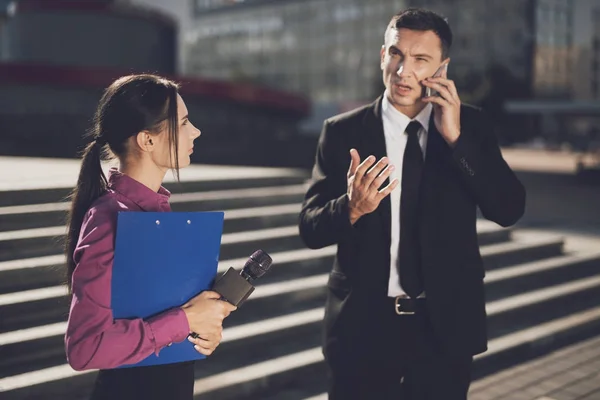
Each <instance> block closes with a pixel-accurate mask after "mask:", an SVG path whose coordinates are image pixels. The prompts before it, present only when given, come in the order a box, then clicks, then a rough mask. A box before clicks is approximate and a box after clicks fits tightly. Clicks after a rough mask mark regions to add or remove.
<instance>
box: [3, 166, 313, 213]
mask: <svg viewBox="0 0 600 400" xmlns="http://www.w3.org/2000/svg"><path fill="white" fill-rule="evenodd" d="M8 159H10V161H7V160H8ZM0 163H1V164H2V165H6V166H7V168H11V169H13V170H17V171H19V172H21V176H18V175H14V174H12V175H8V176H5V177H4V178H5V179H3V180H2V181H1V182H0V206H12V205H21V204H31V203H32V202H35V203H50V202H54V201H57V200H60V199H64V198H66V197H67V196H68V194H69V192H70V191H71V190H72V188H73V186H74V185H75V183H76V181H77V175H78V173H79V168H80V163H81V161H80V160H75V159H64V160H56V159H47V158H39V159H32V158H22V157H1V158H0ZM111 165H112V163H111V162H108V163H106V164H104V165H103V169H104V172H105V174H106V173H108V168H109V167H110V166H111ZM32 172H34V173H32ZM180 178H181V181H180V182H177V181H176V180H175V177H174V174H170V173H169V174H167V175H166V176H165V179H164V183H163V184H164V186H165V187H166V188H167V189H168V190H169V191H171V192H172V193H174V194H176V193H181V192H191V191H209V190H212V191H214V190H227V189H237V188H251V187H260V186H283V185H292V184H300V183H303V182H305V181H306V179H307V173H306V172H305V171H303V170H297V169H289V168H270V167H269V168H263V167H238V166H226V165H195V164H194V165H191V166H189V167H187V168H185V169H182V170H181V171H180Z"/></svg>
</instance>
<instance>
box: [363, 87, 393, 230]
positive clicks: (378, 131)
mask: <svg viewBox="0 0 600 400" xmlns="http://www.w3.org/2000/svg"><path fill="white" fill-rule="evenodd" d="M382 100H383V96H379V98H378V99H377V100H376V101H375V102H374V103H373V104H372V105H371V108H370V110H369V111H368V112H367V113H366V115H365V119H364V125H365V132H366V134H365V135H362V137H361V149H363V152H365V153H364V154H362V153H361V154H360V155H361V158H362V159H365V158H366V157H368V156H369V155H373V156H375V157H376V159H377V161H379V160H380V159H381V158H382V157H385V156H387V149H386V145H385V134H384V131H383V121H382V119H381V103H382ZM388 184H389V179H386V181H385V182H384V184H383V185H384V186H387V185H388ZM391 210H392V209H391V202H390V196H387V197H385V198H384V199H383V200H382V201H381V203H379V207H378V208H377V214H379V216H380V218H381V222H382V227H383V233H384V238H385V240H387V241H388V242H390V240H391V229H392V228H391V218H392V217H391V214H392V211H391Z"/></svg>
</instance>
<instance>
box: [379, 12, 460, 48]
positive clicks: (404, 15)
mask: <svg viewBox="0 0 600 400" xmlns="http://www.w3.org/2000/svg"><path fill="white" fill-rule="evenodd" d="M401 28H405V29H411V30H413V31H433V32H434V33H435V34H436V35H437V36H438V37H439V38H440V41H441V42H442V59H445V58H447V57H448V55H449V54H450V47H452V30H451V29H450V25H448V22H447V21H446V19H445V18H444V17H442V16H441V15H439V14H437V13H435V12H433V11H429V10H425V9H422V8H409V9H406V10H404V11H401V12H399V13H398V14H396V15H394V16H393V17H392V20H391V21H390V24H389V25H388V27H387V29H386V31H385V32H386V35H387V32H388V30H390V29H401Z"/></svg>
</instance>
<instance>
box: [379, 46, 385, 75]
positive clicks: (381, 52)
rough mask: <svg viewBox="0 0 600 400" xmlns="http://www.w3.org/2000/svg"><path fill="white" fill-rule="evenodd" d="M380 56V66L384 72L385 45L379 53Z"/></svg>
mask: <svg viewBox="0 0 600 400" xmlns="http://www.w3.org/2000/svg"><path fill="white" fill-rule="evenodd" d="M379 55H380V56H381V61H380V63H379V66H380V67H381V69H382V70H383V60H385V44H384V45H382V46H381V51H380V52H379Z"/></svg>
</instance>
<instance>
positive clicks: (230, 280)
mask: <svg viewBox="0 0 600 400" xmlns="http://www.w3.org/2000/svg"><path fill="white" fill-rule="evenodd" d="M242 273H243V271H242V272H241V273H238V272H237V271H236V270H235V269H234V268H231V267H230V268H229V269H228V270H227V272H225V273H224V274H223V275H222V276H221V277H220V278H219V279H218V280H217V281H216V282H215V283H214V285H213V287H212V289H211V290H213V291H215V292H217V293H219V294H220V295H221V300H224V301H227V302H228V303H230V304H233V305H234V306H236V307H238V308H239V307H240V306H241V305H242V304H243V303H244V302H245V301H246V299H248V297H250V295H251V294H252V292H254V286H252V284H251V283H250V282H248V281H247V280H246V279H244V277H243V276H242V275H241V274H242ZM244 275H245V274H244ZM189 336H191V337H193V338H195V339H198V338H199V337H200V336H199V335H198V334H197V333H196V332H192V333H190V335H189Z"/></svg>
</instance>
